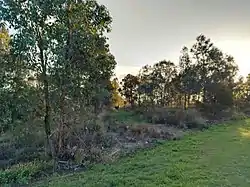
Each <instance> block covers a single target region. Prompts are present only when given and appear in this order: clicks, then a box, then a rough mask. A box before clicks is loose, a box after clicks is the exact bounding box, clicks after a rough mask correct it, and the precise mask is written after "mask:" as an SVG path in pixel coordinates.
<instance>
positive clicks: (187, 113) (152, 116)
mask: <svg viewBox="0 0 250 187" xmlns="http://www.w3.org/2000/svg"><path fill="white" fill-rule="evenodd" d="M144 116H145V118H146V119H147V120H148V122H150V123H155V124H167V125H173V126H176V127H182V128H183V127H187V128H199V129H201V128H204V127H206V121H205V119H204V118H203V117H202V116H201V114H200V112H199V111H197V110H194V109H188V110H183V109H179V108H160V107H157V108H150V109H148V110H147V111H145V114H144Z"/></svg>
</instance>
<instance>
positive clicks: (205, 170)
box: [38, 120, 250, 187]
mask: <svg viewBox="0 0 250 187" xmlns="http://www.w3.org/2000/svg"><path fill="white" fill-rule="evenodd" d="M249 129H250V121H249V120H248V121H240V122H233V123H231V125H229V124H220V125H219V126H214V127H212V128H210V129H209V130H206V131H204V132H199V133H196V134H192V135H187V136H185V137H184V138H183V139H182V140H180V141H170V142H166V143H164V144H162V145H158V146H157V147H156V148H154V149H151V150H145V151H140V152H139V153H137V154H135V155H133V157H129V158H123V159H121V160H120V161H119V162H117V163H114V164H112V165H97V166H95V167H94V168H92V169H91V170H90V171H87V172H84V173H80V174H75V175H74V176H67V177H55V178H53V177H52V178H50V180H46V181H43V182H41V183H39V184H38V186H41V187H42V186H51V187H52V186H53V187H70V186H86V187H89V186H100V187H101V186H117V187H122V186H183V187H193V186H230V187H234V186H242V187H248V186H249V181H248V178H249V167H250V163H249V148H250V144H249V135H250V133H249V132H250V131H249Z"/></svg>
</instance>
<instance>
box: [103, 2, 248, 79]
mask: <svg viewBox="0 0 250 187" xmlns="http://www.w3.org/2000/svg"><path fill="white" fill-rule="evenodd" d="M98 2H99V3H101V4H103V5H105V6H106V7H107V8H108V10H109V11H110V14H111V16H112V18H113V23H112V31H111V33H109V34H108V37H109V44H110V49H111V52H112V54H113V55H114V56H115V58H116V61H117V63H118V65H117V67H116V71H115V73H116V76H117V77H118V78H122V77H123V76H124V75H126V74H127V73H132V74H136V73H137V72H138V71H139V69H140V68H141V67H142V66H144V65H146V64H149V65H150V64H154V63H156V62H158V61H160V60H171V61H173V62H175V63H178V59H179V55H180V51H181V49H182V47H183V46H187V47H191V46H192V44H193V43H194V42H195V38H196V37H197V36H198V35H199V34H204V35H206V36H207V37H209V38H210V39H211V40H212V42H213V43H214V45H215V46H217V47H219V48H220V49H221V50H222V51H223V52H225V53H227V54H230V55H232V56H233V57H234V58H235V61H236V63H237V64H238V65H239V69H240V74H241V75H244V76H245V75H247V74H248V73H250V11H249V10H250V1H249V0H209V1H208V0H98Z"/></svg>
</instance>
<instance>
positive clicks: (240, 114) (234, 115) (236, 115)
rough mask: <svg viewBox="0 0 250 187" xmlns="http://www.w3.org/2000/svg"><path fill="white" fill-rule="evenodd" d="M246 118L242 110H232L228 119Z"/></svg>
mask: <svg viewBox="0 0 250 187" xmlns="http://www.w3.org/2000/svg"><path fill="white" fill-rule="evenodd" d="M246 118H247V116H246V114H244V113H243V112H238V111H233V112H232V116H231V117H230V120H243V119H246Z"/></svg>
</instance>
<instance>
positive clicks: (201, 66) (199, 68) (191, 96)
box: [119, 35, 250, 114]
mask: <svg viewBox="0 0 250 187" xmlns="http://www.w3.org/2000/svg"><path fill="white" fill-rule="evenodd" d="M238 73H239V72H238V66H237V64H236V62H235V60H234V58H233V57H232V56H230V55H227V54H225V53H223V52H222V51H221V50H220V49H219V48H217V47H216V46H215V45H214V44H213V43H212V42H211V40H210V39H209V38H207V37H206V36H204V35H199V36H198V37H197V38H196V42H195V43H194V44H193V46H192V47H191V48H190V49H189V48H187V47H183V49H182V50H181V55H180V58H179V63H178V65H176V64H175V63H174V62H171V61H166V60H163V61H160V62H158V63H156V64H154V65H146V66H144V67H142V68H141V70H140V71H139V72H138V74H137V75H131V74H128V75H126V76H125V77H124V78H123V79H122V81H121V83H120V84H121V88H120V90H119V91H120V93H121V94H122V95H123V96H124V98H125V99H126V101H127V102H128V103H129V104H130V105H132V106H135V105H139V106H140V105H142V106H161V107H181V108H184V109H187V108H188V107H201V108H203V109H205V110H206V112H210V113H214V114H216V112H218V111H222V110H225V109H228V108H233V107H236V108H237V109H243V108H246V107H247V106H248V107H249V106H250V74H249V75H248V76H247V77H245V78H244V77H240V78H239V79H238V78H237V75H238Z"/></svg>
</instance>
